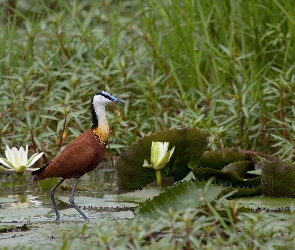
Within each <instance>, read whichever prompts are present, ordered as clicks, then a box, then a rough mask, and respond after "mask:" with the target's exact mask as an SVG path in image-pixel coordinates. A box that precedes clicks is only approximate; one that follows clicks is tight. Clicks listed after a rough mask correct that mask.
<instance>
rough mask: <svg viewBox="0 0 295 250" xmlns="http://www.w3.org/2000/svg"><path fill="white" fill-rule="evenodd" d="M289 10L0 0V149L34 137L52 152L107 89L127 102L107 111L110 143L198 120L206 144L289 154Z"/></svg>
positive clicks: (274, 5) (258, 5)
mask: <svg viewBox="0 0 295 250" xmlns="http://www.w3.org/2000/svg"><path fill="white" fill-rule="evenodd" d="M294 12H295V11H294V9H293V8H292V2H291V1H285V2H284V3H283V4H281V3H280V2H279V1H272V2H269V1H266V0H260V1H258V0H257V1H254V0H252V1H221V2H216V1H206V2H204V1H193V0H191V1H184V2H178V1H175V0H170V1H160V2H159V1H148V2H146V1H134V2H133V1H116V2H113V3H112V2H110V1H82V2H81V1H74V2H72V3H67V2H66V1H61V0H57V1H40V2H38V3H37V4H34V5H32V3H31V2H30V1H16V4H15V6H13V7H11V6H8V5H2V7H1V13H3V15H2V16H3V19H2V25H1V40H2V41H3V42H2V43H1V46H0V54H1V58H2V60H1V62H0V70H1V87H0V91H1V94H2V98H1V107H2V108H1V120H0V123H1V128H2V129H1V132H0V133H1V138H2V146H1V148H2V149H4V145H5V144H9V145H18V144H20V145H23V144H25V143H29V144H30V145H32V146H33V147H32V148H33V150H34V151H45V152H46V153H47V156H48V158H51V157H52V156H53V155H54V154H55V153H56V152H57V151H58V150H59V149H60V148H61V146H62V145H64V144H66V143H68V141H70V140H72V139H73V138H74V137H75V136H77V135H78V134H79V133H81V131H83V130H84V129H86V128H87V127H89V113H88V112H87V111H88V106H89V104H88V103H89V100H90V99H91V96H92V95H93V94H94V93H96V92H97V91H99V90H107V91H109V92H111V93H112V94H114V95H119V96H120V97H121V98H123V99H125V100H127V102H126V105H125V107H124V108H120V107H111V108H110V109H109V111H110V112H109V116H110V117H111V123H112V126H113V134H112V138H111V142H112V144H111V146H112V145H113V147H114V148H117V149H119V148H120V147H123V146H125V145H128V144H130V143H131V142H133V141H135V139H136V137H137V136H142V135H145V134H148V133H150V132H154V131H157V130H162V129H166V128H171V127H182V126H187V127H192V126H196V127H199V128H203V129H205V130H207V131H209V132H210V133H211V134H212V136H213V139H212V142H213V144H216V145H217V144H218V145H219V146H220V145H221V146H240V147H242V148H246V149H252V150H258V151H264V152H266V153H272V154H278V155H279V156H280V157H282V158H285V159H287V160H291V159H292V158H293V143H294V139H295V137H294V126H293V123H294V113H295V112H294V94H293V93H294V90H295V85H294V61H295V60H294V54H295V53H294V41H295V39H294V36H295V30H294V24H295V19H294V14H295V13H294ZM114 111H115V112H114ZM119 122H120V123H119ZM118 152H119V151H118Z"/></svg>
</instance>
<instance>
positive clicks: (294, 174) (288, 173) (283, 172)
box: [261, 162, 295, 198]
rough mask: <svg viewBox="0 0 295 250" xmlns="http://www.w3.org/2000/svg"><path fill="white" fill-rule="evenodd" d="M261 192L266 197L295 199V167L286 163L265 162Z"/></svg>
mask: <svg viewBox="0 0 295 250" xmlns="http://www.w3.org/2000/svg"><path fill="white" fill-rule="evenodd" d="M261 190H262V194H263V195H265V196H274V197H292V198H295V167H294V166H292V165H288V164H286V163H284V162H265V163H264V164H263V166H262V174H261Z"/></svg>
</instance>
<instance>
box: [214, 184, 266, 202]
mask: <svg viewBox="0 0 295 250" xmlns="http://www.w3.org/2000/svg"><path fill="white" fill-rule="evenodd" d="M233 191H235V193H234V194H233V195H231V196H230V197H229V198H230V199H233V198H240V197H251V196H257V195H261V188H260V186H259V187H242V188H240V187H235V188H234V187H227V188H225V189H223V190H222V192H221V193H220V194H219V197H221V196H224V195H226V194H228V193H230V192H233Z"/></svg>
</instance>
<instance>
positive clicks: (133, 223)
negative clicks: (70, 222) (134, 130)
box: [51, 193, 295, 249]
mask: <svg viewBox="0 0 295 250" xmlns="http://www.w3.org/2000/svg"><path fill="white" fill-rule="evenodd" d="M206 197H207V195H206V193H204V199H205V200H204V201H205V203H206V205H205V206H202V207H198V208H186V209H185V210H179V211H172V210H170V211H169V212H167V211H165V212H160V214H159V215H160V216H158V217H157V218H156V219H148V218H146V217H141V216H136V217H135V218H134V219H132V220H130V221H118V220H110V219H105V220H98V221H97V223H96V224H93V225H83V226H79V225H76V226H75V229H72V230H70V231H69V232H68V233H66V234H65V235H64V237H63V238H62V240H61V242H58V241H52V243H51V244H52V246H53V247H54V248H55V249H57V248H59V247H61V246H65V247H64V248H63V249H72V248H73V247H76V246H79V248H80V249H89V248H91V249H129V248H134V249H201V248H205V249H223V248H229V249H231V248H232V247H233V246H234V247H235V248H238V249H249V247H251V249H280V248H282V249H289V248H292V247H293V246H294V244H295V241H294V239H295V228H294V225H295V219H294V215H293V212H294V211H293V210H292V213H288V214H286V213H277V212H267V213H266V212H257V213H253V212H249V211H248V212H246V213H245V212H241V211H239V210H238V209H237V206H236V203H234V202H233V203H230V205H229V206H226V207H225V206H222V205H221V204H224V199H223V198H221V199H218V200H217V201H216V206H214V205H211V204H210V203H207V202H206ZM217 207H218V209H217Z"/></svg>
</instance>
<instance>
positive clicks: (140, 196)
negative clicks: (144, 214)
mask: <svg viewBox="0 0 295 250" xmlns="http://www.w3.org/2000/svg"><path fill="white" fill-rule="evenodd" d="M161 192H163V190H162V189H161V188H157V187H153V188H143V189H141V190H135V191H134V192H128V193H124V194H119V195H105V196H104V198H105V199H106V200H108V201H116V202H118V201H123V202H135V203H139V202H144V201H146V200H147V199H152V198H153V197H155V196H157V195H159V194H160V193H161Z"/></svg>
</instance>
